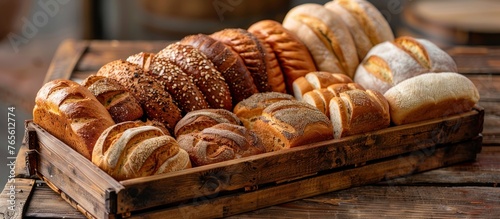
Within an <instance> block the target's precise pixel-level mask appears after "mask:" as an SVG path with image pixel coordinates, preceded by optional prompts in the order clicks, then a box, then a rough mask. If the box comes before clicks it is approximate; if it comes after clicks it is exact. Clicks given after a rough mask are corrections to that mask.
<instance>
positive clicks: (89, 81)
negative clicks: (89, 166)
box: [82, 75, 143, 123]
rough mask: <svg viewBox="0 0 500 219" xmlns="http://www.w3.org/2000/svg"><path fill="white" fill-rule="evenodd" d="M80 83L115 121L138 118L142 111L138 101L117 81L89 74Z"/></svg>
mask: <svg viewBox="0 0 500 219" xmlns="http://www.w3.org/2000/svg"><path fill="white" fill-rule="evenodd" d="M82 85H83V86H84V87H86V88H87V89H89V91H90V92H91V93H92V94H93V95H94V96H95V97H96V98H97V100H98V101H99V102H100V103H101V104H102V105H104V107H105V108H106V110H108V112H109V114H110V115H111V117H112V118H113V121H114V122H115V123H120V122H124V121H134V120H137V119H140V118H141V117H142V115H143V111H142V108H141V105H140V104H139V102H138V101H137V100H136V99H135V98H134V97H133V96H132V95H131V94H130V93H129V92H128V90H127V89H125V87H123V86H121V85H120V84H119V83H118V82H117V81H115V80H113V79H111V78H106V77H104V76H97V75H90V76H89V77H87V78H86V79H85V80H84V81H83V82H82Z"/></svg>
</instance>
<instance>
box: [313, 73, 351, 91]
mask: <svg viewBox="0 0 500 219" xmlns="http://www.w3.org/2000/svg"><path fill="white" fill-rule="evenodd" d="M305 78H306V80H307V81H309V83H311V85H312V86H313V88H314V89H320V88H327V87H328V86H330V85H332V84H345V83H352V82H353V81H352V79H351V78H349V77H348V76H347V75H345V74H341V73H331V72H325V71H315V72H309V73H307V74H306V76H305Z"/></svg>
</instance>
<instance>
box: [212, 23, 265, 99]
mask: <svg viewBox="0 0 500 219" xmlns="http://www.w3.org/2000/svg"><path fill="white" fill-rule="evenodd" d="M210 37H212V38H214V39H216V40H219V41H221V42H223V43H224V44H226V45H228V46H230V47H231V49H233V50H234V51H235V52H236V53H238V55H239V56H240V57H241V59H242V60H243V62H244V63H245V66H246V67H247V69H248V71H250V73H251V74H252V78H253V82H254V84H255V86H257V89H258V90H259V92H269V91H271V86H269V84H268V83H267V82H268V79H267V69H266V63H265V62H266V57H265V56H266V54H265V51H264V48H263V47H262V45H261V43H260V41H259V40H258V39H257V38H256V37H255V36H254V35H253V34H252V33H250V32H248V31H247V30H244V29H240V28H227V29H223V30H221V31H218V32H215V33H213V34H211V35H210Z"/></svg>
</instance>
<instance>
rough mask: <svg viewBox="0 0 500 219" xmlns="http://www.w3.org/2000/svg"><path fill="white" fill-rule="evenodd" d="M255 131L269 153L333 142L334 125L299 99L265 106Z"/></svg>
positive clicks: (256, 122) (254, 125) (315, 109)
mask: <svg viewBox="0 0 500 219" xmlns="http://www.w3.org/2000/svg"><path fill="white" fill-rule="evenodd" d="M252 130H253V131H254V132H255V133H256V134H257V135H258V136H259V137H260V138H261V139H262V142H263V143H264V146H265V147H266V150H267V152H270V151H277V150H282V149H286V148H292V147H297V146H301V145H305V144H309V143H314V142H319V141H325V140H329V139H333V126H332V122H331V121H330V120H329V119H328V117H327V116H326V115H325V114H323V113H322V112H320V111H319V110H318V109H317V108H315V107H313V106H311V105H309V104H307V103H305V102H301V101H297V100H283V101H278V102H275V103H273V104H271V105H269V106H268V107H266V108H265V109H264V110H263V112H262V116H260V117H258V119H257V120H256V121H255V122H254V123H253V128H252Z"/></svg>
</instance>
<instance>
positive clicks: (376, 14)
mask: <svg viewBox="0 0 500 219" xmlns="http://www.w3.org/2000/svg"><path fill="white" fill-rule="evenodd" d="M334 2H335V3H337V4H339V5H340V6H342V7H343V8H345V9H346V10H348V11H349V12H350V13H351V15H352V16H354V18H355V19H356V20H357V21H358V23H359V24H361V27H363V30H364V31H365V33H366V35H367V36H368V38H369V39H370V41H371V43H372V45H377V44H379V43H382V42H385V41H391V40H394V34H393V33H392V30H391V27H390V26H389V23H388V22H387V20H385V18H384V16H383V15H382V14H381V13H380V11H379V10H378V9H377V8H376V7H375V6H373V5H372V4H371V3H370V2H369V1H366V0H335V1H334Z"/></svg>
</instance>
